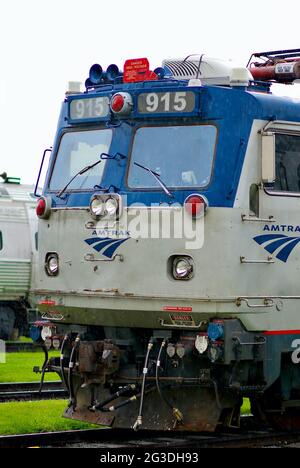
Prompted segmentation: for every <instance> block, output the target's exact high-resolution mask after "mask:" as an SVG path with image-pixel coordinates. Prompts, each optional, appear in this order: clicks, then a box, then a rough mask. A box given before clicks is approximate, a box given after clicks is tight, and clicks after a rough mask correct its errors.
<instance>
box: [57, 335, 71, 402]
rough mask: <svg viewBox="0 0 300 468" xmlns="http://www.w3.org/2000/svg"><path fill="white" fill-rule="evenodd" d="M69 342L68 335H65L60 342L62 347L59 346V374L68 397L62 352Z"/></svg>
mask: <svg viewBox="0 0 300 468" xmlns="http://www.w3.org/2000/svg"><path fill="white" fill-rule="evenodd" d="M68 340H69V336H68V335H65V337H64V339H63V342H62V345H61V348H60V361H59V362H60V373H61V379H62V381H63V384H64V386H65V387H66V389H67V391H68V393H69V395H70V389H69V385H68V382H67V378H66V375H65V369H64V350H65V346H66V343H67V341H68Z"/></svg>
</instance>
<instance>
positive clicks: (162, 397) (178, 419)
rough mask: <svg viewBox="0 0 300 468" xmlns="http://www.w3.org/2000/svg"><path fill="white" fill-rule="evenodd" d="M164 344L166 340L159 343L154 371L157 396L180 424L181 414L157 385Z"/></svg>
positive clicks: (181, 420)
mask: <svg viewBox="0 0 300 468" xmlns="http://www.w3.org/2000/svg"><path fill="white" fill-rule="evenodd" d="M166 344H167V340H163V341H162V343H161V346H160V349H159V353H158V356H157V361H156V371H155V381H156V388H157V391H158V394H159V396H160V397H161V399H162V400H163V401H164V402H165V403H166V405H168V406H169V408H171V410H172V412H173V415H174V416H175V418H176V420H177V421H178V422H179V423H182V422H183V414H182V412H181V411H180V410H179V409H178V408H175V406H174V405H172V403H170V402H169V400H167V398H166V397H165V395H164V394H163V392H162V389H161V387H160V384H159V375H158V371H159V369H160V358H161V355H162V352H163V349H164V348H165V346H166Z"/></svg>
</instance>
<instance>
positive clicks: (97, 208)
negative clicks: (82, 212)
mask: <svg viewBox="0 0 300 468" xmlns="http://www.w3.org/2000/svg"><path fill="white" fill-rule="evenodd" d="M90 210H91V213H92V215H93V216H95V217H99V216H101V215H103V213H104V204H103V201H102V200H101V198H98V197H95V198H93V199H92V201H91V203H90Z"/></svg>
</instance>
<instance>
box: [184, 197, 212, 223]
mask: <svg viewBox="0 0 300 468" xmlns="http://www.w3.org/2000/svg"><path fill="white" fill-rule="evenodd" d="M184 207H185V210H186V212H187V213H188V214H189V215H190V216H192V217H193V218H200V217H201V216H203V215H204V214H205V212H206V210H207V207H208V202H207V200H206V198H205V197H203V196H201V195H190V196H189V197H188V198H187V199H186V200H185V202H184Z"/></svg>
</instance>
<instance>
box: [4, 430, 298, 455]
mask: <svg viewBox="0 0 300 468" xmlns="http://www.w3.org/2000/svg"><path fill="white" fill-rule="evenodd" d="M299 441H300V431H298V432H293V433H287V432H275V431H272V430H269V429H264V430H255V431H253V430H252V431H247V432H244V431H239V432H238V431H237V432H235V431H234V432H232V433H230V432H228V433H219V434H218V433H216V434H195V433H185V432H176V433H174V434H170V433H168V432H157V431H156V432H153V431H139V432H137V433H136V432H134V431H129V430H112V429H89V430H84V431H65V432H51V433H49V432H47V433H40V434H26V435H16V436H2V437H0V448H25V447H70V448H72V447H86V448H88V447H91V448H97V449H105V450H106V451H107V450H115V449H118V450H119V449H126V450H128V449H135V450H136V449H143V450H147V449H149V450H152V449H155V450H161V451H164V452H168V451H172V450H173V449H174V450H175V449H185V450H189V451H192V450H198V449H201V448H217V447H219V448H221V447H223V448H224V447H226V448H245V447H253V448H255V447H270V446H287V445H288V444H292V443H297V442H299Z"/></svg>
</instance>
